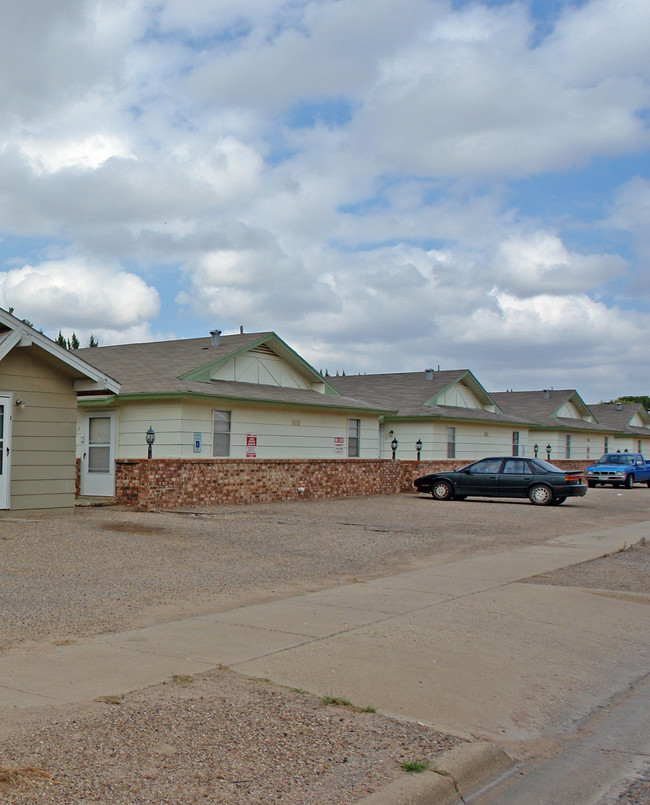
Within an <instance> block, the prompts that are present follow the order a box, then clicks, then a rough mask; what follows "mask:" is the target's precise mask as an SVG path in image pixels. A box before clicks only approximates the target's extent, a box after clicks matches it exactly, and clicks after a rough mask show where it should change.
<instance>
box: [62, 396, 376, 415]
mask: <svg viewBox="0 0 650 805" xmlns="http://www.w3.org/2000/svg"><path fill="white" fill-rule="evenodd" d="M314 393H316V392H314ZM319 396H322V395H319ZM337 396H338V397H339V398H340V397H341V396H342V395H340V394H339V395H337ZM167 400H169V401H178V400H197V401H201V402H209V403H211V404H223V405H233V404H236V403H245V404H248V405H257V406H265V407H274V408H317V409H319V410H325V411H329V412H331V413H336V412H337V411H353V412H355V413H359V414H371V415H376V416H378V417H379V416H381V415H383V414H388V413H391V412H390V411H388V410H387V409H385V408H372V407H371V408H367V407H365V406H363V405H355V404H354V402H352V401H351V402H350V403H349V404H347V403H343V404H337V405H336V406H332V404H331V403H329V404H328V403H327V402H318V401H314V402H311V401H302V400H268V399H267V400H264V399H259V398H257V397H245V396H237V397H230V396H228V395H223V394H221V395H219V394H201V392H197V391H176V392H154V393H151V392H141V393H133V394H119V395H118V394H114V395H111V396H109V397H92V398H90V397H89V398H84V397H81V398H79V399H78V405H79V407H80V408H106V407H112V406H116V405H118V406H119V404H120V403H121V402H165V401H167Z"/></svg>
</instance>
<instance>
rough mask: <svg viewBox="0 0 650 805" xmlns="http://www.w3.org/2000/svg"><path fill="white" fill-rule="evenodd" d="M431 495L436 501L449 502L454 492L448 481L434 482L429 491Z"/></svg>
mask: <svg viewBox="0 0 650 805" xmlns="http://www.w3.org/2000/svg"><path fill="white" fill-rule="evenodd" d="M431 494H432V495H433V497H434V498H435V499H436V500H451V499H452V497H453V495H454V490H453V489H452V488H451V484H450V483H449V481H436V482H435V484H434V485H433V487H432V489H431Z"/></svg>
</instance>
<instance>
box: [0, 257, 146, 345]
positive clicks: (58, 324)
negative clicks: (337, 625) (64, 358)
mask: <svg viewBox="0 0 650 805" xmlns="http://www.w3.org/2000/svg"><path fill="white" fill-rule="evenodd" d="M0 305H1V306H2V307H3V308H5V309H7V308H9V307H10V306H11V307H14V308H15V309H16V313H17V315H19V316H20V317H21V318H28V319H30V320H31V321H33V322H34V324H35V326H36V327H38V328H42V329H43V330H44V331H46V332H47V331H51V330H58V328H64V329H65V328H70V329H74V330H77V331H82V332H83V331H85V330H88V331H90V330H92V331H93V332H95V333H99V332H107V331H110V330H115V331H121V330H127V331H128V330H129V329H131V328H135V329H136V330H138V331H143V325H145V327H146V322H147V321H148V320H150V319H152V318H153V317H155V316H156V315H157V314H158V311H159V309H160V298H159V295H158V291H157V290H156V289H155V288H152V287H150V286H148V285H147V284H146V283H145V282H144V280H143V279H142V278H141V277H139V276H137V275H136V274H132V273H129V272H126V271H122V270H120V269H119V267H118V266H115V265H111V264H106V263H103V264H102V263H95V264H92V265H91V264H89V263H87V262H86V261H84V260H83V259H78V258H68V259H63V260H50V261H47V262H44V263H41V264H39V265H36V266H31V265H25V266H23V267H22V268H15V269H12V270H10V271H6V272H3V273H0ZM55 334H56V332H55Z"/></svg>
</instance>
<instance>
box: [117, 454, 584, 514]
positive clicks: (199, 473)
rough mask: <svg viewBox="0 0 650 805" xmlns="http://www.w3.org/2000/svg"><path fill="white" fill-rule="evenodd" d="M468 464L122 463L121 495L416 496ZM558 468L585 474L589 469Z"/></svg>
mask: <svg viewBox="0 0 650 805" xmlns="http://www.w3.org/2000/svg"><path fill="white" fill-rule="evenodd" d="M464 463H466V462H462V461H459V460H450V459H444V460H439V461H420V462H418V461H399V460H398V461H391V460H390V459H388V460H387V459H305V460H301V459H250V458H249V459H234V458H223V459H218V458H217V459H151V460H147V459H118V460H117V461H116V462H115V488H116V489H115V495H116V498H117V502H118V503H121V504H124V505H127V506H135V507H137V508H140V509H156V508H175V507H180V506H210V505H213V504H220V503H259V502H269V501H276V500H298V499H299V498H305V499H311V500H314V499H317V498H337V497H351V496H355V495H359V496H363V495H394V494H397V493H398V492H411V491H414V489H413V480H414V479H415V478H417V477H418V476H420V475H426V473H429V472H437V471H439V470H443V469H449V468H455V467H460V466H462V465H463V464H464ZM554 463H556V464H557V465H558V466H560V467H564V468H567V469H568V468H571V469H573V468H576V469H581V470H582V469H584V467H585V466H587V465H588V464H589V462H588V461H566V460H559V461H557V462H554ZM301 489H302V491H300V490H301Z"/></svg>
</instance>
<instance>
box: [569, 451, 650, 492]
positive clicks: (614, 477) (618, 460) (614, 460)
mask: <svg viewBox="0 0 650 805" xmlns="http://www.w3.org/2000/svg"><path fill="white" fill-rule="evenodd" d="M585 477H586V479H587V484H588V485H589V486H591V487H594V486H598V484H603V486H604V485H605V484H611V485H612V486H625V487H626V488H627V489H630V488H631V487H632V484H635V483H637V484H647V485H648V486H650V461H646V460H645V459H644V458H643V456H642V455H641V453H605V455H604V456H601V457H600V458H599V459H598V461H597V462H596V463H595V464H592V465H591V467H587V469H586V470H585Z"/></svg>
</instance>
